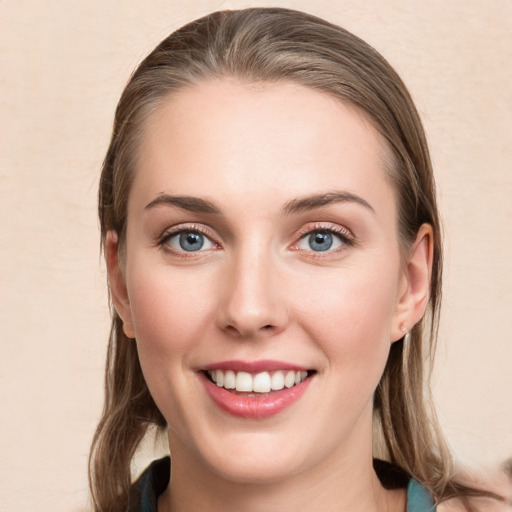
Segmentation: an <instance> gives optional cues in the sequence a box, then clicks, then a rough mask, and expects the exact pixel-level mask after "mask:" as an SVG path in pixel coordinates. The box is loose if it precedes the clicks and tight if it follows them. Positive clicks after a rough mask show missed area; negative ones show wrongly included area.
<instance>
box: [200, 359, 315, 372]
mask: <svg viewBox="0 0 512 512" xmlns="http://www.w3.org/2000/svg"><path fill="white" fill-rule="evenodd" d="M308 369H309V368H305V367H304V366H298V365H296V364H290V363H285V362H283V361H273V360H261V361H241V360H238V359H235V360H232V361H219V362H218V363H213V364H209V365H207V366H203V367H201V370H206V371H207V370H233V371H234V372H247V373H259V372H265V371H267V372H272V371H277V370H295V371H302V370H308Z"/></svg>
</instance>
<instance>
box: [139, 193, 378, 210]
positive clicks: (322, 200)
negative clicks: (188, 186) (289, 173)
mask: <svg viewBox="0 0 512 512" xmlns="http://www.w3.org/2000/svg"><path fill="white" fill-rule="evenodd" d="M333 203H357V204H360V205H361V206H364V207H365V208H367V209H368V210H370V211H371V212H373V213H375V210H374V209H373V208H372V206H371V205H370V203H368V202H367V201H365V200H364V199H363V198H362V197H360V196H358V195H356V194H353V193H351V192H340V191H336V192H326V193H323V194H314V195H310V196H304V197H299V198H297V199H292V200H291V201H289V202H287V203H286V204H285V205H284V207H283V213H284V214H285V215H290V214H293V213H299V212H304V211H307V210H314V209H315V208H321V207H322V206H327V205H330V204H333ZM158 206H175V207H178V208H181V209H183V210H188V211H191V212H199V213H210V214H216V215H220V214H222V211H221V209H220V208H219V207H218V206H217V205H216V204H215V203H214V202H213V201H210V200H208V199H202V198H200V197H193V196H172V195H170V194H160V195H159V196H158V197H156V198H155V199H153V201H151V202H150V203H149V204H147V205H146V207H145V208H144V209H145V210H150V209H152V208H156V207H158Z"/></svg>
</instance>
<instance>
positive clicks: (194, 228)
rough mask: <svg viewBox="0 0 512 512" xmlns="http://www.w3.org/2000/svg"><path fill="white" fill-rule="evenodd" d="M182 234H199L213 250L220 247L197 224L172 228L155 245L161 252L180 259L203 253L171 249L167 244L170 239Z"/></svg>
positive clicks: (209, 234)
mask: <svg viewBox="0 0 512 512" xmlns="http://www.w3.org/2000/svg"><path fill="white" fill-rule="evenodd" d="M182 233H199V234H201V235H203V236H204V237H206V238H207V239H208V240H209V241H210V242H211V243H212V244H213V245H214V249H219V248H221V245H220V244H219V243H218V242H216V241H215V240H214V237H213V236H212V235H211V233H210V231H209V230H207V229H205V228H204V227H203V226H200V225H197V224H185V225H183V224H182V225H179V226H174V227H173V228H171V229H168V230H166V231H165V232H164V233H163V234H162V235H161V236H160V237H159V238H158V240H157V243H156V244H155V245H156V246H157V247H160V248H161V249H162V250H164V251H166V252H169V253H172V254H173V255H174V256H178V257H180V258H190V257H193V256H197V255H195V254H194V253H195V252H198V253H202V252H204V251H200V250H199V251H184V250H183V251H179V250H176V249H174V248H173V247H171V246H170V245H169V244H168V242H169V240H170V239H171V238H173V237H175V236H177V235H180V234H182Z"/></svg>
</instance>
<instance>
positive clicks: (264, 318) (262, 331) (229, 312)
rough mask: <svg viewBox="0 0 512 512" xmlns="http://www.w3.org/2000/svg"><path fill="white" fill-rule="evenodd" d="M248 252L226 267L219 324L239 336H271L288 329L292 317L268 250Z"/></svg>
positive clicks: (231, 333)
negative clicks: (266, 251)
mask: <svg viewBox="0 0 512 512" xmlns="http://www.w3.org/2000/svg"><path fill="white" fill-rule="evenodd" d="M248 252H250V251H246V252H245V253H241V254H238V255H236V256H235V257H234V259H233V261H232V262H231V263H230V264H229V268H226V269H225V273H224V274H223V279H222V290H221V292H220V297H221V300H220V304H219V309H218V318H217V320H218V325H219V327H220V328H221V329H222V330H223V331H225V332H226V333H228V334H230V335H231V336H234V337H237V338H247V339H248V338H252V337H260V336H272V335H275V334H278V333H280V332H282V331H283V330H284V329H285V328H286V325H287V323H288V317H289V315H288V310H287V307H286V303H285V294H284V293H283V292H284V290H283V287H282V286H281V284H282V283H280V279H279V272H278V270H277V265H275V264H273V263H272V258H271V257H270V256H269V255H268V254H267V253H265V252H263V251H260V252H259V253H258V254H255V253H252V254H247V253H248Z"/></svg>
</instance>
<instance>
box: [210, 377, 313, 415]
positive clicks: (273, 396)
mask: <svg viewBox="0 0 512 512" xmlns="http://www.w3.org/2000/svg"><path fill="white" fill-rule="evenodd" d="M200 376H201V379H202V381H203V384H204V386H205V387H206V391H207V392H208V395H209V396H210V398H211V399H212V400H213V402H215V404H217V405H218V406H219V407H220V408H221V409H222V410H223V411H224V412H227V413H228V414H231V415H232V416H238V417H239V418H250V419H264V418H270V417H272V416H275V415H277V414H279V413H280V412H282V411H284V410H285V409H287V408H288V407H290V406H291V405H292V404H294V403H295V402H297V401H298V400H299V399H300V398H301V397H302V395H303V394H304V393H305V391H306V389H307V388H308V387H309V384H310V383H311V379H312V377H311V376H309V377H308V378H307V379H305V380H303V381H302V382H301V383H300V384H296V385H295V386H292V387H291V388H284V389H281V390H279V391H271V392H269V393H268V394H267V393H265V394H262V395H261V396H254V395H253V396H249V395H243V394H237V393H233V392H231V391H228V390H227V389H225V388H221V387H219V386H217V385H216V384H215V383H213V382H212V381H211V380H209V379H208V378H207V377H206V375H205V374H204V373H203V372H201V373H200Z"/></svg>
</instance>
